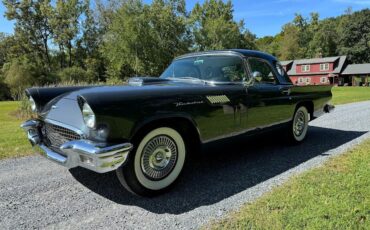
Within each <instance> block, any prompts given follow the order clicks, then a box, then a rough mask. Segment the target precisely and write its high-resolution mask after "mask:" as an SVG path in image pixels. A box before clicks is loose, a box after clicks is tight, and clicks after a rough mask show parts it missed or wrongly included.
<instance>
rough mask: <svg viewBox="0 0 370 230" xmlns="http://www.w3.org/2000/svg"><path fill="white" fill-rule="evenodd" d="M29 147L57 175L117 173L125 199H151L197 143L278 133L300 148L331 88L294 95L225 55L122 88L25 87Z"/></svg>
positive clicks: (244, 60) (263, 59)
mask: <svg viewBox="0 0 370 230" xmlns="http://www.w3.org/2000/svg"><path fill="white" fill-rule="evenodd" d="M26 94H27V96H28V97H29V101H30V102H31V105H32V109H33V111H34V112H35V113H36V114H37V119H32V120H28V121H26V122H25V123H23V124H22V128H23V129H24V130H25V131H26V132H27V135H28V139H29V141H30V142H31V144H32V145H33V146H35V147H37V148H38V149H39V151H40V153H42V154H43V155H45V156H46V157H47V158H49V159H51V160H52V161H54V162H57V163H59V164H61V165H63V166H65V167H68V168H74V167H78V166H79V167H83V168H87V169H90V170H92V171H95V172H98V173H105V172H109V171H113V170H115V171H116V174H117V176H118V178H119V180H120V182H121V183H122V185H123V186H124V187H125V188H127V189H128V190H129V191H131V192H132V193H135V194H138V195H142V196H153V195H157V194H160V193H163V192H164V191H166V190H167V189H168V188H169V187H171V185H173V183H174V182H175V181H176V180H177V179H178V177H179V175H180V173H181V172H182V170H183V167H184V163H185V161H187V160H188V157H189V156H190V153H195V152H197V151H196V150H197V149H198V147H200V146H201V144H203V143H206V142H210V141H214V140H217V139H221V138H227V137H232V136H236V135H240V134H245V133H247V134H249V133H250V134H255V133H259V132H260V131H262V130H266V129H269V128H277V127H279V128H281V130H282V131H283V132H284V133H285V135H286V140H287V142H291V143H299V142H302V141H303V140H304V139H305V137H306V134H307V129H308V122H309V121H310V120H312V119H315V118H317V117H318V116H320V115H322V114H323V113H325V112H330V111H331V110H332V109H333V108H334V107H333V106H331V105H330V104H329V102H330V100H331V97H332V93H331V86H294V85H293V84H292V82H291V81H290V79H289V77H288V76H287V75H286V73H285V71H284V69H283V68H282V66H281V65H280V64H279V61H278V60H277V59H276V58H275V57H273V56H271V55H269V54H266V53H262V52H258V51H251V50H225V51H210V52H201V53H191V54H186V55H183V56H180V57H177V58H176V59H175V60H174V61H173V62H172V64H171V65H170V66H169V67H168V68H167V69H166V70H165V71H164V72H163V74H162V75H161V76H160V77H159V78H155V77H134V78H131V79H129V81H128V82H127V84H125V85H122V86H86V87H57V88H30V89H27V90H26Z"/></svg>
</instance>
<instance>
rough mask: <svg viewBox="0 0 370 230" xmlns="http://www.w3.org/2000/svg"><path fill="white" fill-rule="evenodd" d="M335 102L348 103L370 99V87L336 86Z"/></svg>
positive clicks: (337, 103) (334, 92)
mask: <svg viewBox="0 0 370 230" xmlns="http://www.w3.org/2000/svg"><path fill="white" fill-rule="evenodd" d="M332 92H333V100H332V102H333V104H335V105H339V104H346V103H351V102H357V101H367V100H370V87H351V86H349V87H334V88H333V90H332Z"/></svg>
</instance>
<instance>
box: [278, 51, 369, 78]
mask: <svg viewBox="0 0 370 230" xmlns="http://www.w3.org/2000/svg"><path fill="white" fill-rule="evenodd" d="M280 63H281V65H282V66H283V67H284V69H285V71H286V72H287V74H288V76H289V77H290V79H291V80H292V82H293V83H294V84H296V85H329V84H335V85H368V84H369V82H370V80H369V79H370V64H353V65H349V64H348V61H347V56H336V57H325V58H311V59H299V60H289V61H281V62H280Z"/></svg>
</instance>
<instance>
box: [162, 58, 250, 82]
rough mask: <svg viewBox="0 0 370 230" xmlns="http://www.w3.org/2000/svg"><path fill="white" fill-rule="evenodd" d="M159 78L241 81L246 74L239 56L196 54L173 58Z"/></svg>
mask: <svg viewBox="0 0 370 230" xmlns="http://www.w3.org/2000/svg"><path fill="white" fill-rule="evenodd" d="M161 78H177V79H200V80H205V81H216V82H241V81H245V80H246V74H245V71H244V68H243V60H242V59H241V58H240V57H237V56H198V57H189V58H183V59H179V60H175V61H174V62H172V63H171V65H170V66H169V67H168V68H167V69H166V70H165V71H164V72H163V73H162V75H161Z"/></svg>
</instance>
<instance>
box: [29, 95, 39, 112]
mask: <svg viewBox="0 0 370 230" xmlns="http://www.w3.org/2000/svg"><path fill="white" fill-rule="evenodd" d="M29 102H30V105H31V109H32V111H33V112H36V110H37V106H36V102H35V100H33V98H32V97H30V98H29Z"/></svg>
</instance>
